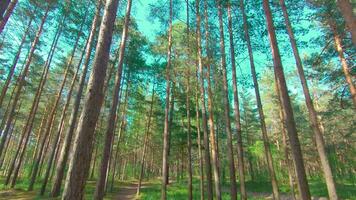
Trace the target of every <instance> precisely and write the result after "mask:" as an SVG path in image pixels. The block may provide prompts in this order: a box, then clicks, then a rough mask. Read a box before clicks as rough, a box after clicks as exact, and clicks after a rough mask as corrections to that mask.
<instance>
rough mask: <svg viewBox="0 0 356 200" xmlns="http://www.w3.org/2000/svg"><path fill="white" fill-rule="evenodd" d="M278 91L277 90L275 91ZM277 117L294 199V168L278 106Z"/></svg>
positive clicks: (294, 198)
mask: <svg viewBox="0 0 356 200" xmlns="http://www.w3.org/2000/svg"><path fill="white" fill-rule="evenodd" d="M276 92H278V91H276ZM279 118H280V122H281V132H282V143H283V152H284V159H285V165H286V167H287V169H288V179H289V187H290V190H291V195H292V198H293V200H296V199H297V198H296V195H295V189H294V182H295V181H294V173H293V172H294V168H293V165H292V162H291V160H290V156H289V155H290V153H289V148H288V142H287V134H286V132H287V131H286V127H285V125H284V123H283V121H284V117H283V113H282V108H281V107H280V106H279Z"/></svg>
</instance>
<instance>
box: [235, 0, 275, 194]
mask: <svg viewBox="0 0 356 200" xmlns="http://www.w3.org/2000/svg"><path fill="white" fill-rule="evenodd" d="M240 9H241V12H242V15H243V24H244V25H243V26H244V33H245V40H246V43H247V49H248V54H249V59H250V67H251V74H252V79H253V85H254V89H255V95H256V102H257V108H258V113H259V117H260V125H261V131H262V138H263V145H264V149H265V156H266V161H267V165H268V171H269V175H270V177H271V182H272V189H273V197H274V199H277V200H278V199H280V195H279V190H278V182H277V177H276V173H275V170H274V166H273V158H272V154H271V149H270V142H269V138H268V134H267V128H266V122H265V115H264V112H263V106H262V101H261V95H260V90H259V84H258V80H257V73H256V68H255V63H254V57H253V52H252V46H251V39H250V34H249V29H248V21H247V15H246V12H245V6H244V1H243V0H240Z"/></svg>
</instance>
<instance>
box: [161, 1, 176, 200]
mask: <svg viewBox="0 0 356 200" xmlns="http://www.w3.org/2000/svg"><path fill="white" fill-rule="evenodd" d="M172 20H173V0H170V1H169V21H168V24H169V30H168V52H167V66H166V106H165V117H164V132H163V158H162V190H161V200H166V199H167V178H168V152H169V132H170V131H169V104H170V102H169V97H170V83H171V80H170V78H171V77H170V70H171V54H172Z"/></svg>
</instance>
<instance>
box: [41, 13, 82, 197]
mask: <svg viewBox="0 0 356 200" xmlns="http://www.w3.org/2000/svg"><path fill="white" fill-rule="evenodd" d="M85 21H86V20H85V19H84V20H83V24H82V26H81V28H80V30H79V32H82V28H83V25H84V22H85ZM79 35H80V34H79ZM87 41H88V40H87ZM87 44H88V43H87V42H86V44H85V47H84V50H83V52H82V55H81V56H80V60H79V62H78V65H77V68H76V71H75V74H74V76H73V78H72V82H71V84H70V87H69V91H68V94H67V99H66V102H65V104H64V106H63V110H62V113H61V117H60V120H59V124H58V128H57V131H56V133H55V135H54V138H53V141H52V142H53V143H52V147H53V148H52V150H51V151H50V154H49V158H48V162H47V169H46V172H45V176H44V179H43V183H42V187H41V191H40V195H43V194H44V193H45V191H46V187H47V183H48V179H49V176H50V175H51V170H52V163H53V162H54V158H55V156H56V153H57V152H58V151H59V150H60V148H59V145H60V142H59V139H60V136H61V134H62V132H63V127H64V122H65V118H66V116H67V110H68V108H69V104H70V101H71V99H72V93H73V89H74V85H75V82H76V80H77V77H78V73H79V70H80V66H81V63H82V60H83V57H84V53H85V49H86V45H87Z"/></svg>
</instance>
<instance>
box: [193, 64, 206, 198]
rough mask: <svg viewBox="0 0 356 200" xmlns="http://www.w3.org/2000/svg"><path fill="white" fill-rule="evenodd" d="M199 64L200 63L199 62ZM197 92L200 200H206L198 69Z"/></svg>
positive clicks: (196, 114)
mask: <svg viewBox="0 0 356 200" xmlns="http://www.w3.org/2000/svg"><path fill="white" fill-rule="evenodd" d="M197 66H198V64H197ZM196 79H197V80H196V81H197V84H196V92H195V116H196V121H197V122H196V126H197V134H198V137H197V143H198V156H199V186H200V200H204V199H205V198H204V193H205V192H204V166H203V165H204V164H203V155H202V151H201V149H202V147H201V131H200V116H199V83H198V71H196Z"/></svg>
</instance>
